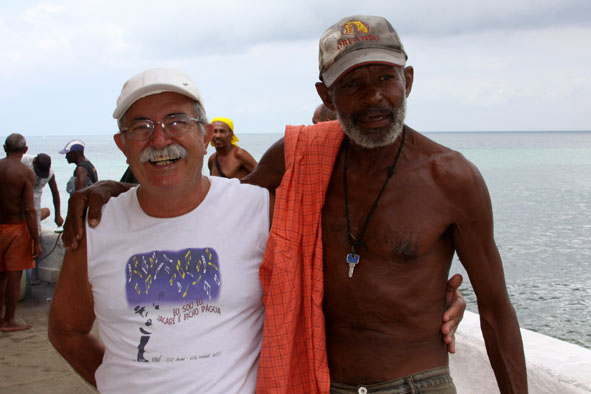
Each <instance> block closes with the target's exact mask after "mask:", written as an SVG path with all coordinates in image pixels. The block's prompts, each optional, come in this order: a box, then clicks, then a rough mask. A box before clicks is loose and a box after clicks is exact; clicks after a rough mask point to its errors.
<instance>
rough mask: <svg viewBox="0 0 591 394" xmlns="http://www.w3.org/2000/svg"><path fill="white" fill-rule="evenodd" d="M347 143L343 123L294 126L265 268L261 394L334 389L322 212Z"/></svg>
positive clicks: (288, 132)
mask: <svg viewBox="0 0 591 394" xmlns="http://www.w3.org/2000/svg"><path fill="white" fill-rule="evenodd" d="M342 139H343V132H342V129H341V127H340V125H339V123H338V122H337V121H332V122H322V123H318V124H316V125H314V126H287V127H286V130H285V170H286V171H285V175H284V176H283V181H282V182H281V185H280V186H279V188H278V189H277V191H276V200H275V211H274V216H273V225H272V227H271V233H270V235H269V240H268V242H267V249H266V251H265V257H264V259H263V262H262V264H261V271H260V278H261V284H262V287H263V293H264V296H263V302H264V304H265V321H264V328H263V346H262V350H261V357H260V360H259V370H258V378H257V393H328V392H329V389H330V376H329V371H328V361H327V356H326V338H325V328H324V315H323V312H322V298H323V294H324V279H323V268H322V226H321V214H322V206H323V205H324V195H325V193H326V189H327V188H328V183H329V181H330V177H331V174H332V169H333V166H334V162H335V160H336V156H337V154H338V152H339V148H340V145H341V141H342Z"/></svg>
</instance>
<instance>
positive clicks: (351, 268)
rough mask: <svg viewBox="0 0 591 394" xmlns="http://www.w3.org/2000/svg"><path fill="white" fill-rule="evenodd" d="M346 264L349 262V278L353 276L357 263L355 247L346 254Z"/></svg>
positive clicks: (357, 257)
mask: <svg viewBox="0 0 591 394" xmlns="http://www.w3.org/2000/svg"><path fill="white" fill-rule="evenodd" d="M347 264H349V279H350V278H352V277H353V271H355V266H356V265H357V264H359V255H358V254H357V253H355V249H353V250H351V253H349V254H347Z"/></svg>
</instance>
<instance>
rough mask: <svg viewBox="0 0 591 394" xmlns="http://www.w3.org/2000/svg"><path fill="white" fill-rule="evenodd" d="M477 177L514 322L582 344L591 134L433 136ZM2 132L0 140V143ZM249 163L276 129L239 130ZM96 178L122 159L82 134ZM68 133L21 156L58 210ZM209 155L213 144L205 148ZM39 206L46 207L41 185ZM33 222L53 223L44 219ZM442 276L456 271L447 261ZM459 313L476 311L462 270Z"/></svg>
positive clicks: (588, 279)
mask: <svg viewBox="0 0 591 394" xmlns="http://www.w3.org/2000/svg"><path fill="white" fill-rule="evenodd" d="M425 134H426V135H428V136H429V137H430V138H432V139H434V140H436V141H437V142H440V143H442V144H444V145H446V146H449V147H451V148H453V149H456V150H458V151H460V152H462V153H463V154H464V155H465V156H466V157H467V158H468V159H469V160H471V161H472V162H473V163H475V164H476V165H477V166H478V168H479V169H480V171H481V173H482V175H483V176H484V178H485V180H486V182H487V185H488V188H489V191H490V194H491V198H492V203H493V209H494V216H495V237H496V241H497V245H498V247H499V250H500V252H501V256H502V258H503V263H504V269H505V276H506V280H507V287H508V290H509V294H510V297H511V300H512V301H513V305H514V306H515V309H516V311H517V315H518V317H519V321H520V324H521V326H522V327H524V328H527V329H530V330H534V331H537V332H540V333H542V334H546V335H550V336H552V337H555V338H559V339H563V340H566V341H569V342H571V343H574V344H577V345H581V346H584V347H586V348H589V349H591V328H590V327H591V215H590V214H589V211H590V209H591V197H590V196H591V132H527V133H525V132H461V133H459V132H458V133H453V132H437V133H425ZM5 137H6V136H2V137H1V138H2V140H4V138H5ZM239 137H240V145H241V146H242V147H244V148H245V149H247V150H248V151H249V152H250V153H251V154H252V155H253V156H254V157H255V158H256V159H257V160H258V159H259V158H260V157H261V156H262V154H263V153H264V152H265V150H266V149H267V148H268V147H269V146H270V145H271V144H272V143H273V142H275V141H276V140H277V139H278V138H280V137H281V135H280V134H240V135H239ZM80 138H82V139H83V140H84V141H85V142H86V146H87V149H86V156H87V158H88V159H90V160H91V161H92V162H93V163H94V165H95V166H96V167H97V169H98V173H99V178H100V179H115V180H119V178H120V177H121V175H122V174H123V172H124V170H125V168H126V163H125V158H124V156H123V155H122V154H121V153H120V152H119V151H118V150H117V148H116V146H115V144H114V142H113V139H112V137H111V136H108V135H101V136H83V137H80ZM70 139H72V137H71V136H61V137H57V136H52V137H29V138H28V141H27V142H28V146H29V153H32V154H37V153H41V152H44V153H48V154H49V155H50V156H51V157H52V160H53V168H54V171H55V173H56V179H57V182H58V186H59V188H60V193H61V196H62V215H63V216H64V217H65V213H66V210H67V197H68V195H67V194H66V191H65V187H66V182H67V180H68V178H69V177H70V176H71V174H72V172H73V170H74V166H73V165H69V164H67V163H66V160H65V158H64V156H63V155H60V154H58V153H57V151H58V150H59V149H61V148H63V146H64V145H65V144H66V143H67V142H68V141H69V140H70ZM209 150H210V151H212V150H213V148H211V147H210V148H209ZM43 206H48V207H51V209H53V206H52V202H51V193H50V192H49V190H47V188H46V190H45V192H44V194H43ZM43 225H45V226H47V227H55V224H54V223H53V221H51V219H46V220H45V221H44V222H43ZM452 272H462V273H464V271H463V268H462V267H461V265H460V264H459V263H458V262H457V261H455V262H454V265H453V267H452ZM464 278H465V282H464V284H463V285H462V289H463V294H464V296H465V297H466V299H467V301H468V309H469V310H472V311H475V312H476V311H477V308H476V304H475V298H474V296H473V292H472V289H471V286H470V284H469V280H468V278H467V275H465V273H464Z"/></svg>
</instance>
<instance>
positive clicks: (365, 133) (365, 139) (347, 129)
mask: <svg viewBox="0 0 591 394" xmlns="http://www.w3.org/2000/svg"><path fill="white" fill-rule="evenodd" d="M393 117H394V119H393V121H392V123H391V125H390V127H388V128H385V129H384V128H380V129H361V128H359V127H358V126H357V123H356V122H355V120H354V119H353V117H351V116H349V117H342V116H341V115H340V114H339V113H337V119H338V120H339V122H340V124H341V126H342V127H343V132H344V133H345V135H346V136H347V137H349V140H351V141H352V142H353V143H354V144H355V145H357V146H360V147H362V148H365V149H376V148H381V147H384V146H388V145H392V144H393V143H394V142H395V141H396V139H397V138H398V136H399V135H400V134H401V133H402V129H403V128H404V118H405V117H406V97H405V98H404V99H403V101H402V103H401V104H400V107H398V109H397V110H394V114H393Z"/></svg>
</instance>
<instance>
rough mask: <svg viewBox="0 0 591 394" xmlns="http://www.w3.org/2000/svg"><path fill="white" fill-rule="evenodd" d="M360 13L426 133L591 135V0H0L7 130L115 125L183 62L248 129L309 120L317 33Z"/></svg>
mask: <svg viewBox="0 0 591 394" xmlns="http://www.w3.org/2000/svg"><path fill="white" fill-rule="evenodd" d="M353 14H370V15H381V16H384V17H386V18H387V19H388V20H389V21H390V22H391V23H392V25H393V26H394V27H395V28H396V29H397V31H398V33H399V34H400V36H401V39H402V41H403V43H404V46H405V48H406V51H407V53H408V55H409V61H408V64H410V65H412V66H413V67H414V69H415V83H414V87H413V91H412V94H411V97H410V99H409V104H408V118H407V123H408V124H409V125H411V126H413V127H414V128H416V129H418V130H422V131H480V130H499V131H522V130H523V131H530V130H542V131H546V130H591V1H589V0H496V1H494V2H493V1H484V0H465V1H461V0H448V1H440V0H417V1H412V2H411V1H406V0H405V1H401V0H387V1H349V0H341V1H332V0H321V1H308V0H299V1H297V2H296V1H293V2H288V1H266V0H249V1H239V0H214V1H212V0H207V1H204V0H186V1H185V0H183V1H176V0H168V1H164V0H158V1H154V0H141V1H138V0H130V1H125V0H96V1H94V0H71V1H70V0H55V1H52V0H47V1H34V0H18V1H17V0H12V1H9V0H0V37H2V39H1V40H0V53H2V60H1V61H0V86H2V88H1V89H2V94H0V100H1V103H0V108H2V110H1V113H2V122H1V124H0V136H6V135H8V134H10V133H12V132H20V133H22V134H24V135H64V134H68V135H82V134H112V133H113V132H114V131H115V129H116V123H115V121H114V120H113V119H112V118H111V114H112V112H113V109H114V106H115V100H116V98H117V96H118V94H119V91H120V89H121V86H122V84H123V82H124V81H125V80H126V79H128V78H129V77H130V76H132V75H134V74H137V73H138V72H140V71H143V70H145V69H147V68H152V67H176V68H180V69H182V70H184V71H186V72H187V73H188V74H189V75H191V76H192V77H193V79H194V80H195V81H196V82H197V85H198V86H199V88H200V90H201V94H202V96H203V98H204V101H205V106H206V109H207V112H208V115H209V116H210V117H214V116H227V117H230V118H232V119H233V120H234V123H235V127H236V131H237V132H239V133H240V132H243V133H257V132H282V131H283V128H284V125H285V124H303V123H310V120H311V116H312V112H313V110H314V108H315V107H316V106H317V105H318V104H319V103H320V99H319V98H318V96H317V94H316V90H315V88H314V83H315V82H316V81H318V61H317V56H318V49H317V45H318V38H319V37H320V35H321V34H322V32H323V31H324V30H325V29H326V28H328V27H329V26H330V25H332V24H334V23H335V22H337V21H338V20H339V19H341V18H342V17H345V16H348V15H353Z"/></svg>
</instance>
